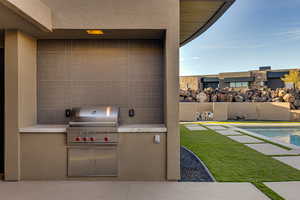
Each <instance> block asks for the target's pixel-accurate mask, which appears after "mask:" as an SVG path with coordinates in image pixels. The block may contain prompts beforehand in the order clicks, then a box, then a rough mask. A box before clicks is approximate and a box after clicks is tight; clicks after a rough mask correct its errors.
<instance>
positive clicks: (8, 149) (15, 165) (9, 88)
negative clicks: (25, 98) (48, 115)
mask: <svg viewBox="0 0 300 200" xmlns="http://www.w3.org/2000/svg"><path fill="white" fill-rule="evenodd" d="M4 59H5V155H4V157H5V160H4V162H5V163H4V178H5V180H8V181H17V180H19V179H20V136H19V130H18V129H19V120H18V117H19V111H18V107H19V101H18V100H19V95H18V91H19V80H18V71H19V70H18V65H19V59H18V32H17V31H5V58H4Z"/></svg>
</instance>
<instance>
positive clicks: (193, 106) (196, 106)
mask: <svg viewBox="0 0 300 200" xmlns="http://www.w3.org/2000/svg"><path fill="white" fill-rule="evenodd" d="M206 111H208V112H213V104H212V103H198V102H182V103H180V105H179V115H180V117H179V118H180V121H195V120H196V112H206Z"/></svg>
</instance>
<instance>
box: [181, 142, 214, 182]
mask: <svg viewBox="0 0 300 200" xmlns="http://www.w3.org/2000/svg"><path fill="white" fill-rule="evenodd" d="M180 174H181V180H180V182H186V181H187V182H191V181H192V182H213V178H212V177H211V176H210V174H209V173H208V172H207V170H206V168H205V167H204V166H203V165H202V163H201V162H200V161H199V160H198V158H197V157H196V156H195V155H194V154H193V153H191V152H189V151H188V150H186V149H185V148H183V147H181V148H180Z"/></svg>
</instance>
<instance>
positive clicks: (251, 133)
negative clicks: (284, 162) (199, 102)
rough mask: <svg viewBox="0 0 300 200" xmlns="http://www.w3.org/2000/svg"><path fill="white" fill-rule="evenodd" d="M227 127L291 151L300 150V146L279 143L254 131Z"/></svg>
mask: <svg viewBox="0 0 300 200" xmlns="http://www.w3.org/2000/svg"><path fill="white" fill-rule="evenodd" d="M227 126H228V127H230V128H232V129H234V130H236V131H240V132H242V133H246V134H248V135H250V136H254V137H257V138H260V139H263V140H267V141H270V142H273V143H275V144H278V145H281V146H284V147H287V148H290V149H291V150H295V149H300V146H296V145H294V144H288V143H285V142H281V141H279V140H277V139H272V138H270V137H266V136H263V135H260V134H258V133H254V132H252V131H248V130H245V129H242V128H238V127H236V126H233V125H227ZM239 126H240V125H239ZM261 126H262V125H261ZM263 126H264V127H265V125H263ZM298 126H299V125H298ZM291 150H290V151H291Z"/></svg>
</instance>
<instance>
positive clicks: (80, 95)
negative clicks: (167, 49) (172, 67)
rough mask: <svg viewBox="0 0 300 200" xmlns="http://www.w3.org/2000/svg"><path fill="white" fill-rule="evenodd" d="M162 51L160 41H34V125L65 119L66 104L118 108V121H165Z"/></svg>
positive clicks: (62, 121) (63, 121) (58, 121)
mask: <svg viewBox="0 0 300 200" xmlns="http://www.w3.org/2000/svg"><path fill="white" fill-rule="evenodd" d="M162 54H163V51H162V43H161V41H160V40H40V41H38V123H42V124H51V123H67V121H68V119H67V118H65V116H64V110H65V109H66V108H71V107H75V106H86V105H117V106H119V107H120V110H121V123H161V122H163V77H164V75H163V72H164V69H163V55H162ZM129 108H134V109H135V113H136V116H135V117H133V118H130V117H128V109H129Z"/></svg>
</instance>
